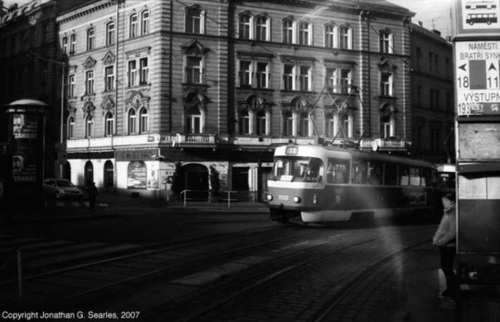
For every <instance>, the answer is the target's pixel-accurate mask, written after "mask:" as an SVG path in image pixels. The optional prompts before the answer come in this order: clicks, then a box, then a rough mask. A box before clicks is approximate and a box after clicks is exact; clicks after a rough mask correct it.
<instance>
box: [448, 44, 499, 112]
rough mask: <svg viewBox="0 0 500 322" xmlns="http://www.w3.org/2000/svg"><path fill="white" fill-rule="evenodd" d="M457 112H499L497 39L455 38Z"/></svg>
mask: <svg viewBox="0 0 500 322" xmlns="http://www.w3.org/2000/svg"><path fill="white" fill-rule="evenodd" d="M455 62H456V64H455V66H456V70H455V76H456V87H457V90H456V93H457V100H456V101H457V107H458V110H457V115H486V114H500V42H499V41H464V42H455Z"/></svg>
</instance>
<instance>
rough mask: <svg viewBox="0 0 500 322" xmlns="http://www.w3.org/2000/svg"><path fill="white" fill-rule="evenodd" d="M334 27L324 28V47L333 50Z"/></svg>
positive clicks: (334, 43) (334, 42)
mask: <svg viewBox="0 0 500 322" xmlns="http://www.w3.org/2000/svg"><path fill="white" fill-rule="evenodd" d="M335 32H336V30H335V26H334V25H332V24H329V25H326V26H325V47H327V48H335V45H336V41H335V40H336V39H335V38H336V37H335Z"/></svg>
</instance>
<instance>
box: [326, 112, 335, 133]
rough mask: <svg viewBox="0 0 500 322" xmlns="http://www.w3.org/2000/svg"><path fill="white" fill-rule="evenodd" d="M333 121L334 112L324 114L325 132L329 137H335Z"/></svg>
mask: <svg viewBox="0 0 500 322" xmlns="http://www.w3.org/2000/svg"><path fill="white" fill-rule="evenodd" d="M335 121H336V119H335V114H333V113H332V114H327V115H325V134H326V136H327V137H329V138H333V137H335V134H336V131H335V130H336V129H335Z"/></svg>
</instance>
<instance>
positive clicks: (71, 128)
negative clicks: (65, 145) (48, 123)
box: [67, 116, 75, 139]
mask: <svg viewBox="0 0 500 322" xmlns="http://www.w3.org/2000/svg"><path fill="white" fill-rule="evenodd" d="M67 135H68V139H72V138H74V137H75V118H74V117H72V116H71V117H70V118H69V119H68V132H67Z"/></svg>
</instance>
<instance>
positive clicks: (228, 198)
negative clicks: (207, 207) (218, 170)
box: [180, 189, 258, 208]
mask: <svg viewBox="0 0 500 322" xmlns="http://www.w3.org/2000/svg"><path fill="white" fill-rule="evenodd" d="M213 192H214V191H212V190H191V189H185V190H183V191H181V193H180V200H181V201H182V204H183V205H184V207H185V206H186V205H187V203H188V201H190V200H193V199H196V197H198V198H200V197H203V199H205V198H206V202H207V203H212V202H219V201H221V200H222V201H225V203H227V207H228V208H230V207H231V202H235V201H241V200H240V196H239V195H238V194H239V193H245V194H246V195H248V200H252V201H254V202H255V201H256V200H257V198H256V197H257V194H258V192H257V191H239V190H222V191H219V194H218V195H217V196H214V195H213ZM244 199H247V198H244Z"/></svg>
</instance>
